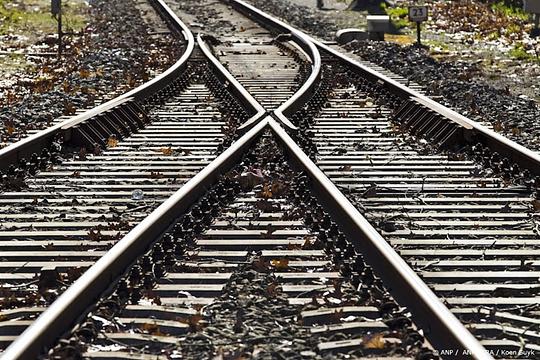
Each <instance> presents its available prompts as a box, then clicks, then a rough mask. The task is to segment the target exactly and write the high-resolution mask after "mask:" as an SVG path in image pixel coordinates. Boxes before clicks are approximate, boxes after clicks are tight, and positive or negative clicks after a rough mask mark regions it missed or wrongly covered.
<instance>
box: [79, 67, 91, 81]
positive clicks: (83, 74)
mask: <svg viewBox="0 0 540 360" xmlns="http://www.w3.org/2000/svg"><path fill="white" fill-rule="evenodd" d="M79 76H80V77H81V79H88V78H89V77H90V71H89V70H86V69H81V70H79Z"/></svg>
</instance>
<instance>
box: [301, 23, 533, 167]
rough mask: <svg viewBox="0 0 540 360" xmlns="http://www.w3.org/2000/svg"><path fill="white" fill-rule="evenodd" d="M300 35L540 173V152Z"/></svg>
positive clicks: (319, 42)
mask: <svg viewBox="0 0 540 360" xmlns="http://www.w3.org/2000/svg"><path fill="white" fill-rule="evenodd" d="M303 35H304V36H305V37H306V38H308V39H309V41H311V42H312V43H313V44H315V45H316V46H317V47H318V48H319V49H321V50H322V51H324V52H326V53H329V54H330V55H332V56H334V57H336V58H338V59H339V60H340V61H341V62H342V63H344V64H346V65H349V66H351V67H352V68H353V69H355V70H356V71H357V72H359V73H361V74H362V76H364V77H366V78H367V79H370V80H371V81H373V82H379V83H380V82H382V84H384V87H385V88H386V89H387V90H388V91H390V92H392V93H393V94H395V95H397V96H399V97H401V98H403V99H411V100H413V101H415V102H417V103H418V104H420V105H422V106H424V107H426V108H427V109H429V110H431V111H433V112H435V113H437V114H439V115H441V116H442V117H444V118H446V119H448V120H450V121H452V122H454V123H456V124H457V125H458V126H460V127H462V128H463V129H464V131H465V132H466V136H467V137H468V138H469V139H472V138H474V137H475V136H477V137H479V138H480V139H481V140H482V141H483V142H484V144H485V145H487V146H489V147H490V148H492V149H494V150H496V151H498V152H499V153H501V154H503V155H505V156H507V157H509V158H510V159H512V160H513V161H514V162H516V163H518V164H519V165H520V166H522V167H525V168H528V169H529V170H530V171H531V172H532V173H534V174H536V175H540V154H538V153H536V152H534V151H531V150H530V149H527V148H526V147H524V146H523V145H520V144H518V143H516V142H515V141H512V140H510V139H508V138H507V137H505V136H503V135H500V134H498V133H496V132H495V131H493V130H491V129H488V128H487V127H485V126H484V125H482V124H479V123H478V122H476V121H474V120H471V119H469V118H467V117H465V116H463V115H461V114H459V113H457V112H455V111H454V110H452V109H450V108H448V107H446V106H444V105H442V104H440V103H438V102H436V101H434V100H432V99H430V98H429V97H427V96H425V95H423V94H421V93H419V92H418V91H415V90H413V89H411V88H409V87H407V86H405V85H403V84H400V83H399V82H397V81H395V80H393V79H390V78H389V77H388V76H386V75H384V74H381V73H380V72H378V71H377V70H374V69H371V68H369V67H368V66H366V65H363V64H360V63H359V62H358V61H356V60H354V59H352V58H350V57H349V56H347V55H345V54H343V53H341V52H339V51H337V50H335V49H333V48H331V47H330V46H328V45H326V44H324V43H322V42H321V41H319V40H317V39H314V38H313V37H311V36H309V35H307V34H305V33H303Z"/></svg>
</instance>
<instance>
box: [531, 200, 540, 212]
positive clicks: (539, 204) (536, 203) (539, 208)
mask: <svg viewBox="0 0 540 360" xmlns="http://www.w3.org/2000/svg"><path fill="white" fill-rule="evenodd" d="M532 206H533V209H534V211H535V212H540V200H533V201H532Z"/></svg>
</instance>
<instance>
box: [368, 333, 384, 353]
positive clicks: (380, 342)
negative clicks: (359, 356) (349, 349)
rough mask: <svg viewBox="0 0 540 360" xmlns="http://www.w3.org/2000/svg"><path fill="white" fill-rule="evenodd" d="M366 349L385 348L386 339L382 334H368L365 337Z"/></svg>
mask: <svg viewBox="0 0 540 360" xmlns="http://www.w3.org/2000/svg"><path fill="white" fill-rule="evenodd" d="M363 344H364V348H365V349H384V345H385V341H384V337H383V336H382V335H381V334H375V335H371V336H366V337H365V338H364V343H363Z"/></svg>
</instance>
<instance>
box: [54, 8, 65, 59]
mask: <svg viewBox="0 0 540 360" xmlns="http://www.w3.org/2000/svg"><path fill="white" fill-rule="evenodd" d="M51 13H52V14H53V15H54V16H55V18H56V21H57V22H58V58H60V57H61V56H62V47H63V44H62V36H63V31H62V0H51Z"/></svg>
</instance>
